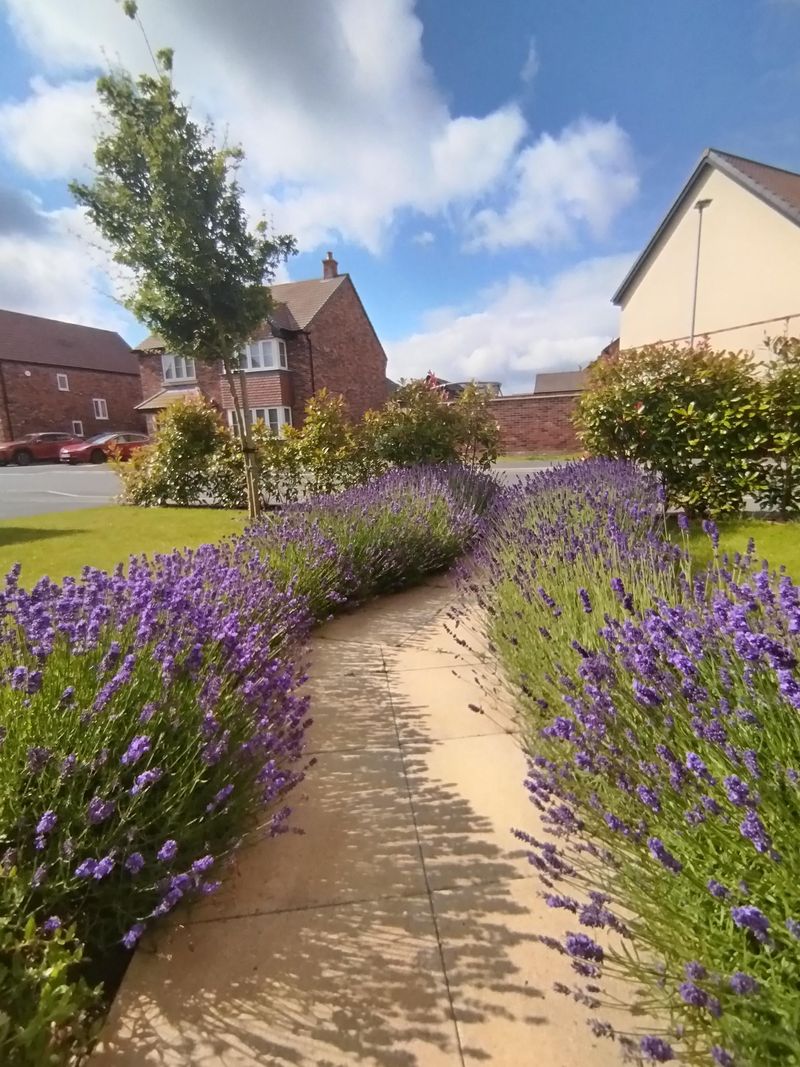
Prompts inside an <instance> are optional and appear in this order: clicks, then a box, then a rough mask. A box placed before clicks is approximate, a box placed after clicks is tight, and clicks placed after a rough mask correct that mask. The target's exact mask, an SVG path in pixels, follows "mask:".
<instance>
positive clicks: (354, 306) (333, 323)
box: [295, 278, 387, 419]
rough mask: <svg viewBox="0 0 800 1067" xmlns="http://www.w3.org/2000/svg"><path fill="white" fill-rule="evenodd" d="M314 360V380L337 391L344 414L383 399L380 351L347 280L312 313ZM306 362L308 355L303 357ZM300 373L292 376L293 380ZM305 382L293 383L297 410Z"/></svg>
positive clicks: (302, 400) (355, 414)
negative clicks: (345, 411)
mask: <svg viewBox="0 0 800 1067" xmlns="http://www.w3.org/2000/svg"><path fill="white" fill-rule="evenodd" d="M309 333H310V336H311V344H312V348H313V358H314V384H315V386H316V389H317V391H319V390H320V389H322V388H325V389H328V390H329V391H330V392H331V393H340V394H341V395H342V396H343V397H344V399H345V402H346V404H347V410H348V412H349V414H350V417H351V418H353V419H359V418H361V416H362V415H363V414H364V412H365V411H368V410H369V409H370V408H373V409H374V408H380V407H383V405H384V404H385V402H386V397H387V386H386V353H385V352H384V351H383V346H382V345H381V343H380V341H379V340H378V338H377V335H376V334H375V330H374V329H373V327H372V323H371V322H370V321H369V318H368V316H367V313H366V311H365V310H364V307H363V305H362V303H361V300H360V299H359V297H358V294H357V293H356V291H355V288H354V286H353V283H352V282H351V281H350V279H349V278H347V279H346V280H345V281H344V282H343V283H342V285H340V286H339V287H338V289H337V290H336V291H335V292H334V293H333V295H332V296H331V297H330V298H329V299H328V300H327V301H326V303H325V305H324V306H323V307H322V309H321V310H320V311H319V312H318V313H317V315H316V316H315V317H314V319H313V322H312V324H311V327H310V329H309ZM304 362H305V363H306V365H307V363H308V357H307V356H306V357H305V361H304ZM299 378H300V376H299V375H298V379H299ZM307 386H310V383H309V382H306V381H305V380H304V381H302V382H301V381H300V380H298V382H297V383H296V386H295V396H296V403H297V407H298V408H303V407H304V406H305V402H306V401H307V399H308V396H309V395H310V390H309V393H308V394H306V393H305V391H304V390H305V388H306V387H307Z"/></svg>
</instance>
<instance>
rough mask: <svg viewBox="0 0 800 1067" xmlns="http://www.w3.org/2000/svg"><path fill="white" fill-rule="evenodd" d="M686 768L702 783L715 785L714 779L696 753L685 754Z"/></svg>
mask: <svg viewBox="0 0 800 1067" xmlns="http://www.w3.org/2000/svg"><path fill="white" fill-rule="evenodd" d="M686 766H687V767H688V768H689V770H690V771H691V772H692V774H694V775H696V776H697V777H698V778H701V779H702V780H703V781H705V782H708V783H709V785H714V784H715V779H714V778H713V776H712V775H711V773H710V772H709V770H708V767H706V765H705V763H704V762H703V760H702V759H701V758H700V756H698V755H697V753H696V752H687V753H686Z"/></svg>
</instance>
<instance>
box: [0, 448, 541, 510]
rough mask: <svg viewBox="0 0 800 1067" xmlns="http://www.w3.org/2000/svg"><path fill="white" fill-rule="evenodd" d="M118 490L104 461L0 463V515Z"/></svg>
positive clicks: (512, 469)
mask: <svg viewBox="0 0 800 1067" xmlns="http://www.w3.org/2000/svg"><path fill="white" fill-rule="evenodd" d="M548 466H549V464H548V463H543V462H539V461H530V460H519V461H516V460H506V461H505V462H504V463H503V465H502V466H497V467H495V468H494V469H495V472H496V473H497V474H498V475H499V477H500V479H501V480H502V481H504V482H506V484H513V483H514V482H518V481H524V480H525V478H527V477H528V475H529V474H533V472H534V471H537V470H546V469H547V468H548ZM119 491H120V484H119V479H118V478H117V476H116V474H115V473H114V472H113V471H112V470H111V469H110V468H109V467H108V466H106V465H103V466H99V465H98V466H95V465H93V464H90V463H87V464H78V465H76V466H74V467H69V466H66V465H59V464H58V463H41V464H35V465H32V466H30V467H16V466H14V465H10V466H8V467H0V519H16V518H19V517H21V516H24V515H42V514H45V513H46V512H48V511H78V510H80V509H81V508H97V507H100V506H101V505H102V504H110V503H111V502H112V501H113V500H114V498H115V497H116V496H117V495H118V493H119Z"/></svg>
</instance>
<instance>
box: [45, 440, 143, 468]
mask: <svg viewBox="0 0 800 1067" xmlns="http://www.w3.org/2000/svg"><path fill="white" fill-rule="evenodd" d="M149 443H150V438H149V437H146V436H145V435H144V434H143V433H99V434H97V435H96V436H95V437H90V438H89V439H88V440H86V441H76V442H75V443H74V444H71V445H64V447H63V448H62V449H61V451H60V452H59V454H58V458H59V459H60V460H61V462H62V463H105V462H106V460H107V459H108V457H109V455H110V454H111V453H112V452H113V453H114V455H115V456H117V457H119V459H130V458H131V454H132V453H133V452H135V451H136V449H137V448H141V447H142V445H147V444H149Z"/></svg>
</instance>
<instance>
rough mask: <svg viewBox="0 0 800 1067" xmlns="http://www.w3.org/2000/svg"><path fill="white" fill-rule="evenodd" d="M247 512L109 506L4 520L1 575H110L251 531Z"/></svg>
mask: <svg viewBox="0 0 800 1067" xmlns="http://www.w3.org/2000/svg"><path fill="white" fill-rule="evenodd" d="M246 521H247V515H246V513H245V512H243V511H220V510H217V509H215V508H135V507H121V506H119V505H113V504H112V505H109V506H108V507H103V508H91V509H87V510H86V511H67V512H63V511H62V512H58V513H57V514H51V515H31V516H26V517H24V518H19V519H4V520H2V521H0V575H5V574H6V573H7V572H8V571H9V570H10V568H11V567H12V566H13V565H14V564H15V563H21V564H22V577H21V582H22V584H23V585H24V586H30V585H31V584H32V583H33V582H35V581H36V580H37V579H38V578H41V577H42V575H44V574H46V575H48V576H49V577H50V578H54V579H61V578H64V577H65V576H66V575H78V574H80V572H81V569H82V568H83V567H85V566H87V565H88V566H91V567H100V568H102V569H103V570H110V569H111V568H113V567H114V566H116V564H117V563H119V562H121V561H124V562H127V560H128V558H129V557H130V556H131V555H141V554H142V553H143V552H144V553H147V554H148V555H152V554H153V553H154V552H168V551H170V550H171V549H173V548H186V547H190V548H194V547H196V546H197V545H201V544H203V543H205V542H208V541H219V540H220V539H221V538H223V537H225V536H226V535H227V534H232V533H237V532H238V531H240V530H241V529H243V527H244V526H245V523H246Z"/></svg>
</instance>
